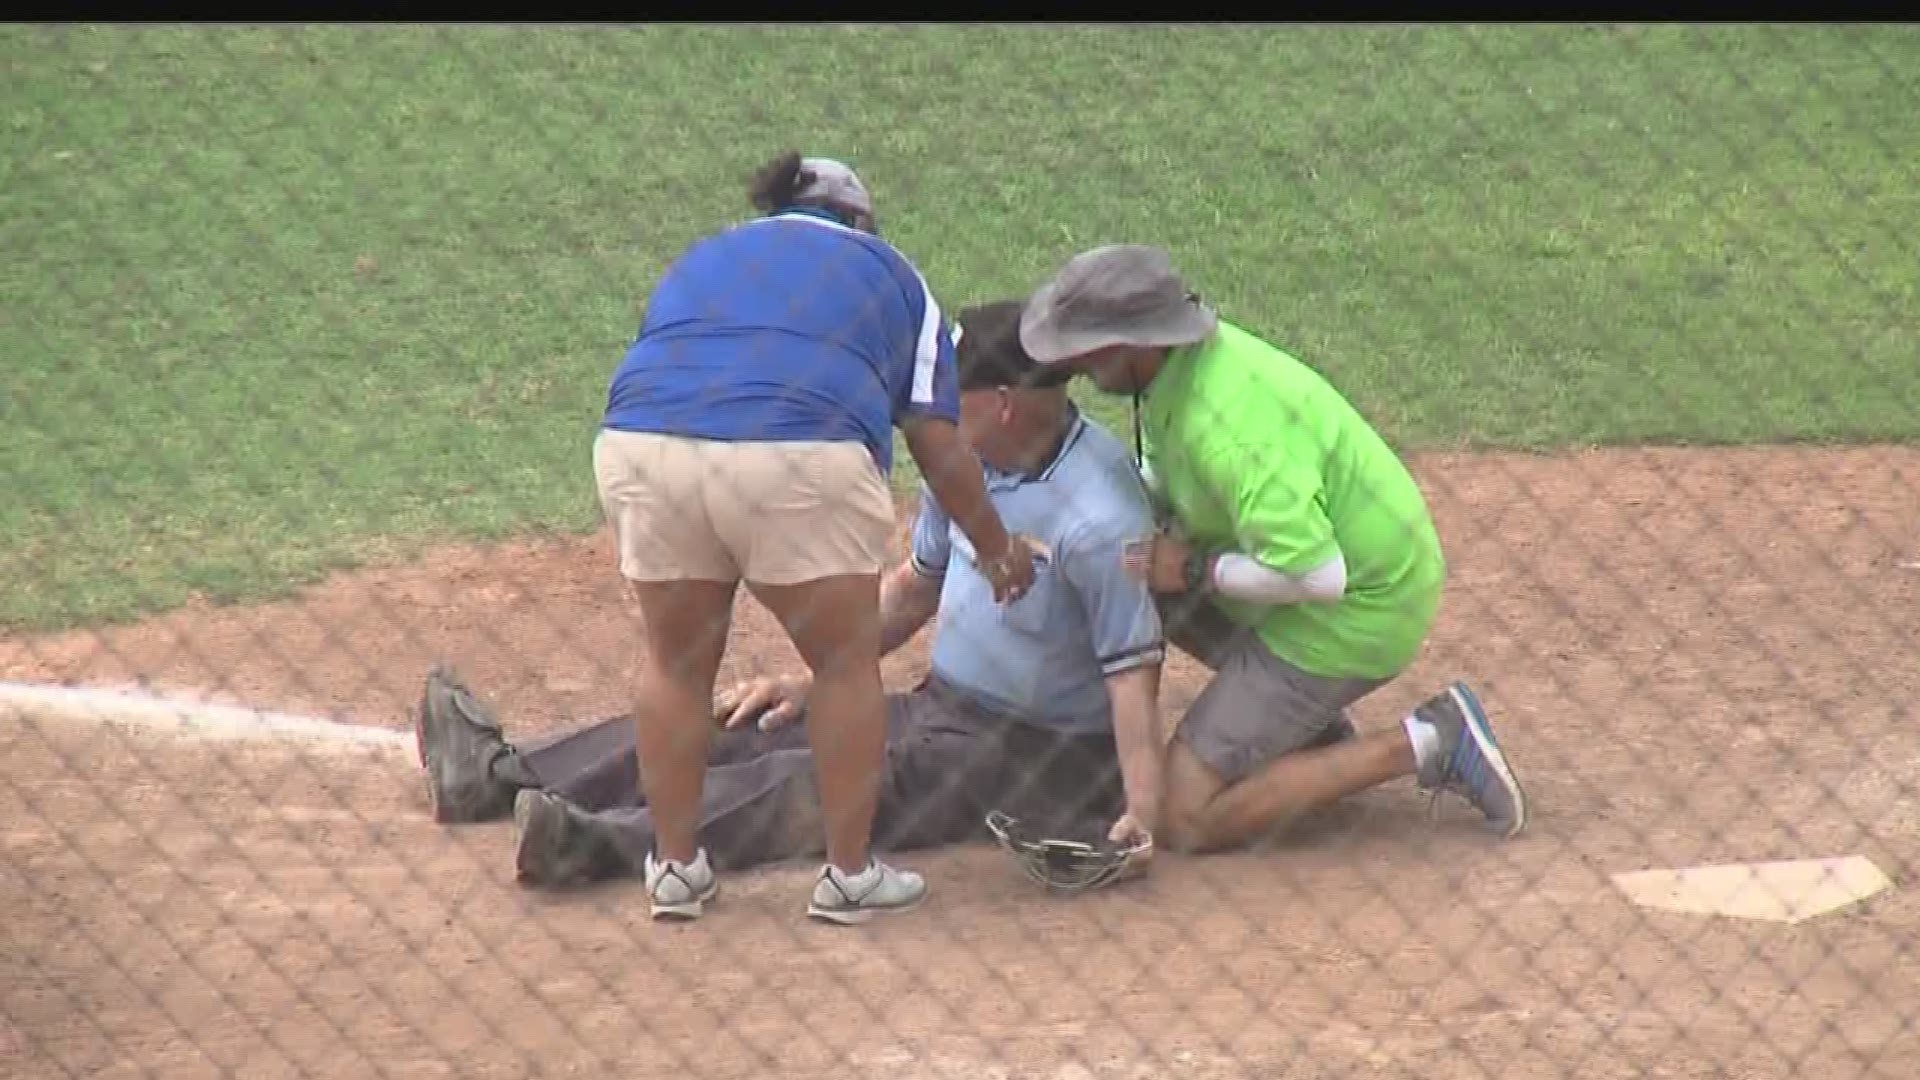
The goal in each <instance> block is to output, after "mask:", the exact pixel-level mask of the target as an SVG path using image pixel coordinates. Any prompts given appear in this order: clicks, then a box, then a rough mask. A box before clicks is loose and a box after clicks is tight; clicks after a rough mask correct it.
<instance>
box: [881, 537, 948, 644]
mask: <svg viewBox="0 0 1920 1080" xmlns="http://www.w3.org/2000/svg"><path fill="white" fill-rule="evenodd" d="M939 607H940V582H939V580H938V579H937V578H930V577H927V576H926V575H924V574H922V573H920V572H919V571H917V570H915V569H914V568H913V562H912V561H911V560H907V559H903V560H901V561H900V563H899V565H897V566H895V567H894V568H893V569H892V570H889V571H887V574H886V576H885V577H882V578H881V579H880V655H881V656H886V655H888V654H889V653H891V652H893V651H894V650H895V649H898V648H899V647H900V646H902V645H905V644H906V643H907V642H909V641H912V640H913V635H915V634H917V633H919V632H920V628H921V627H923V626H925V625H927V622H928V621H929V620H931V619H932V618H933V616H934V612H935V611H937V610H938V609H939Z"/></svg>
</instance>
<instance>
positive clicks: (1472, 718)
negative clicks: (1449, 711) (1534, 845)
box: [1447, 683, 1527, 840]
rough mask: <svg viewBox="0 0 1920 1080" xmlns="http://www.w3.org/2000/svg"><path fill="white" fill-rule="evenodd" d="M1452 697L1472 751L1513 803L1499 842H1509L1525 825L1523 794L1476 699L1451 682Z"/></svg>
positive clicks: (1525, 801)
mask: <svg viewBox="0 0 1920 1080" xmlns="http://www.w3.org/2000/svg"><path fill="white" fill-rule="evenodd" d="M1447 693H1449V694H1451V695H1452V696H1453V703H1454V704H1455V705H1457V706H1459V708H1460V715H1462V716H1464V717H1466V718H1467V736H1468V737H1469V738H1471V739H1472V740H1473V745H1474V748H1475V749H1477V750H1479V751H1480V756H1481V757H1482V758H1484V759H1486V762H1487V765H1488V766H1489V767H1491V768H1492V769H1493V774H1494V776H1496V777H1498V778H1499V780H1500V784H1501V786H1503V787H1505V788H1506V789H1507V795H1508V797H1509V798H1510V799H1512V801H1513V820H1512V821H1511V822H1509V823H1508V824H1507V828H1506V831H1505V832H1504V833H1503V834H1502V839H1507V840H1511V839H1513V838H1514V837H1516V836H1518V835H1520V830H1521V829H1524V828H1526V825H1527V795H1526V792H1524V791H1522V790H1521V788H1520V781H1519V779H1518V778H1517V777H1515V776H1514V775H1513V767H1512V766H1510V765H1508V764H1507V756H1506V755H1505V754H1503V753H1501V752H1500V744H1499V743H1498V742H1496V741H1495V740H1494V737H1493V725H1492V724H1491V723H1489V722H1488V721H1487V713H1486V710H1485V709H1482V708H1481V707H1480V699H1479V698H1478V697H1476V696H1474V693H1473V691H1472V690H1471V689H1469V688H1468V687H1467V685H1466V684H1465V683H1454V684H1453V685H1452V686H1450V687H1448V688H1447Z"/></svg>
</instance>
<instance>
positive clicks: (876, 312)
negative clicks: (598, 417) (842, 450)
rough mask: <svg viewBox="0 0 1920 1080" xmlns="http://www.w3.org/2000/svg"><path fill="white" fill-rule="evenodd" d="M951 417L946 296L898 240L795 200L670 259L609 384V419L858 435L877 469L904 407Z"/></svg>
mask: <svg viewBox="0 0 1920 1080" xmlns="http://www.w3.org/2000/svg"><path fill="white" fill-rule="evenodd" d="M913 413H924V414H927V415H930V416H935V417H939V418H941V419H945V420H956V419H958V417H959V387H958V382H957V377H956V374H955V371H954V363H953V339H952V337H951V335H950V333H949V331H948V328H947V326H946V324H945V321H944V320H943V319H942V317H941V314H940V305H939V304H938V303H936V302H935V301H934V298H933V293H932V292H931V290H929V289H928V288H927V282H926V279H925V278H923V277H922V276H921V275H920V271H919V270H918V269H916V268H915V267H914V265H913V263H912V262H910V261H908V259H907V257H906V256H905V255H902V254H901V253H900V252H899V251H897V250H896V249H895V248H894V247H893V246H892V245H891V244H888V243H887V242H886V241H884V240H882V239H880V238H879V237H877V236H874V235H872V234H870V233H864V232H861V231H859V230H858V229H853V228H850V227H848V226H846V225H843V224H841V223H840V222H838V221H835V220H833V219H832V218H830V217H828V216H826V215H824V214H818V213H814V212H811V211H807V210H792V211H787V212H783V213H779V214H774V215H771V216H769V217H763V218H757V219H754V220H752V221H748V222H744V223H742V224H740V225H736V226H734V227H733V228H731V229H728V230H726V231H724V232H721V233H718V234H715V235H713V236H709V237H707V238H705V239H703V240H700V241H698V242H696V243H695V244H694V245H693V246H692V247H690V248H688V249H687V251H686V253H685V254H683V255H682V256H681V257H680V258H679V259H678V260H677V261H675V262H674V263H673V265H672V266H670V267H668V268H667V271H666V273H665V274H664V275H663V276H662V277H661V279H660V282H659V284H658V285H656V286H655V287H654V290H653V295H652V296H651V297H650V298H649V299H648V301H647V314H646V318H645V320H644V321H643V322H642V323H641V325H640V332H639V335H638V336H637V337H636V338H635V339H634V342H633V344H632V346H631V347H630V348H628V350H627V354H626V357H625V359H623V360H622V361H621V363H620V366H619V368H618V369H617V370H616V371H615V372H614V374H613V380H612V383H611V385H610V386H609V387H608V390H607V409H606V415H605V417H604V419H603V421H602V423H603V425H604V426H605V427H609V428H613V429H616V430H619V431H646V432H656V433H661V434H668V435H682V436H687V437H691V438H700V439H719V440H725V441H729V442H744V441H772V442H788V441H796V440H799V441H816V440H820V441H832V442H844V441H859V442H862V443H865V444H866V446H867V449H868V451H869V452H871V453H872V454H873V459H874V463H875V464H876V465H878V466H879V468H880V471H881V472H882V473H885V472H888V471H890V470H891V469H892V466H893V428H894V426H895V425H896V424H898V423H899V422H900V421H901V420H903V419H905V418H906V417H907V416H908V415H909V414H913Z"/></svg>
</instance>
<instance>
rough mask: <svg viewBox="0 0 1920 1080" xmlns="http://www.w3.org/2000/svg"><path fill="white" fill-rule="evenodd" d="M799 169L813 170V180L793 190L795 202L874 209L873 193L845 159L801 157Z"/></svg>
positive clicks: (859, 210)
mask: <svg viewBox="0 0 1920 1080" xmlns="http://www.w3.org/2000/svg"><path fill="white" fill-rule="evenodd" d="M800 171H801V174H802V175H805V174H808V173H811V174H812V180H811V182H810V183H807V184H804V185H802V186H801V188H800V190H798V191H796V192H794V193H793V197H794V200H795V201H796V202H801V203H828V204H831V205H833V206H838V207H842V208H844V209H847V210H852V211H854V212H856V213H862V214H869V215H870V214H872V213H873V196H871V195H869V194H868V193H867V185H865V184H863V183H861V182H860V177H859V176H858V175H856V174H855V173H854V171H853V169H852V168H851V167H849V166H848V165H847V164H846V163H845V162H842V161H835V160H834V159H832V158H820V157H810V158H801V159H800Z"/></svg>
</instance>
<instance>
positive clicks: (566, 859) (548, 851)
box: [513, 788, 605, 888]
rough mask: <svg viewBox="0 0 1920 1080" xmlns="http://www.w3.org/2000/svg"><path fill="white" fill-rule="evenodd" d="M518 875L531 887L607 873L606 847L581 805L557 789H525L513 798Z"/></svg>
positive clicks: (573, 882) (557, 884) (558, 884)
mask: <svg viewBox="0 0 1920 1080" xmlns="http://www.w3.org/2000/svg"><path fill="white" fill-rule="evenodd" d="M513 824H514V828H515V830H516V831H517V832H518V833H519V841H518V843H517V844H516V845H515V846H514V851H513V864H514V876H515V877H516V878H517V879H518V880H519V881H520V882H521V883H522V884H527V885H539V886H544V887H546V888H560V887H563V886H566V885H577V884H581V883H583V882H587V881H591V880H594V879H595V878H597V877H598V876H600V871H601V870H602V869H603V863H604V862H605V860H604V859H603V857H602V856H603V852H604V846H603V845H602V844H601V842H600V840H599V838H598V837H596V836H595V835H594V832H593V828H592V824H591V823H590V822H589V821H588V820H587V819H586V815H585V813H584V812H583V811H581V810H580V808H579V807H576V806H574V805H573V804H572V803H569V802H568V801H567V800H566V799H564V798H562V797H560V796H559V795H556V794H554V793H553V792H551V791H543V790H541V789H539V788H522V789H521V790H520V793H519V794H518V795H516V796H515V797H514V800H513Z"/></svg>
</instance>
